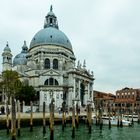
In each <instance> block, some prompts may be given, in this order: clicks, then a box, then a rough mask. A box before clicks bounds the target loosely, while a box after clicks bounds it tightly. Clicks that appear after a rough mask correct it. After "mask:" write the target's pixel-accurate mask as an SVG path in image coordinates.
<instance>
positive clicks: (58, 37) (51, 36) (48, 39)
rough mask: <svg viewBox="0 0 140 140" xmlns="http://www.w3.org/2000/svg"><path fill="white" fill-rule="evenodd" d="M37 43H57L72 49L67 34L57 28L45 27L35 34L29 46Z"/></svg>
mask: <svg viewBox="0 0 140 140" xmlns="http://www.w3.org/2000/svg"><path fill="white" fill-rule="evenodd" d="M38 45H58V46H63V47H65V48H67V49H70V50H72V45H71V42H70V40H69V39H68V38H67V36H66V35H65V34H64V33H63V32H62V31H60V30H59V29H57V28H54V27H47V28H44V29H42V30H40V31H39V32H37V33H36V34H35V36H34V37H33V39H32V41H31V44H30V48H33V47H35V46H38Z"/></svg>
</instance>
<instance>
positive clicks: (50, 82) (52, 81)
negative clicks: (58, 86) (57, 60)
mask: <svg viewBox="0 0 140 140" xmlns="http://www.w3.org/2000/svg"><path fill="white" fill-rule="evenodd" d="M49 85H51V86H52V85H54V79H53V78H50V79H49Z"/></svg>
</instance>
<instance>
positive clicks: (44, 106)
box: [43, 102, 46, 135]
mask: <svg viewBox="0 0 140 140" xmlns="http://www.w3.org/2000/svg"><path fill="white" fill-rule="evenodd" d="M45 108H46V104H45V102H43V135H45V134H46V118H45Z"/></svg>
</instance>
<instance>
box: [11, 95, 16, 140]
mask: <svg viewBox="0 0 140 140" xmlns="http://www.w3.org/2000/svg"><path fill="white" fill-rule="evenodd" d="M11 100H12V101H11V103H12V104H11V111H12V114H11V137H12V138H11V140H16V101H15V98H14V96H12V97H11Z"/></svg>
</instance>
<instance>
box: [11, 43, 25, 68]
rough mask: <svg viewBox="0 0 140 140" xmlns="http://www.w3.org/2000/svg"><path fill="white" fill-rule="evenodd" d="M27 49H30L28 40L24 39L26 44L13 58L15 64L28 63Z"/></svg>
mask: <svg viewBox="0 0 140 140" xmlns="http://www.w3.org/2000/svg"><path fill="white" fill-rule="evenodd" d="M27 51H28V47H27V46H26V42H25V41H24V45H23V47H22V51H21V53H20V54H18V55H16V56H15V58H14V60H13V66H16V65H26V64H27V59H26V55H27Z"/></svg>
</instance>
